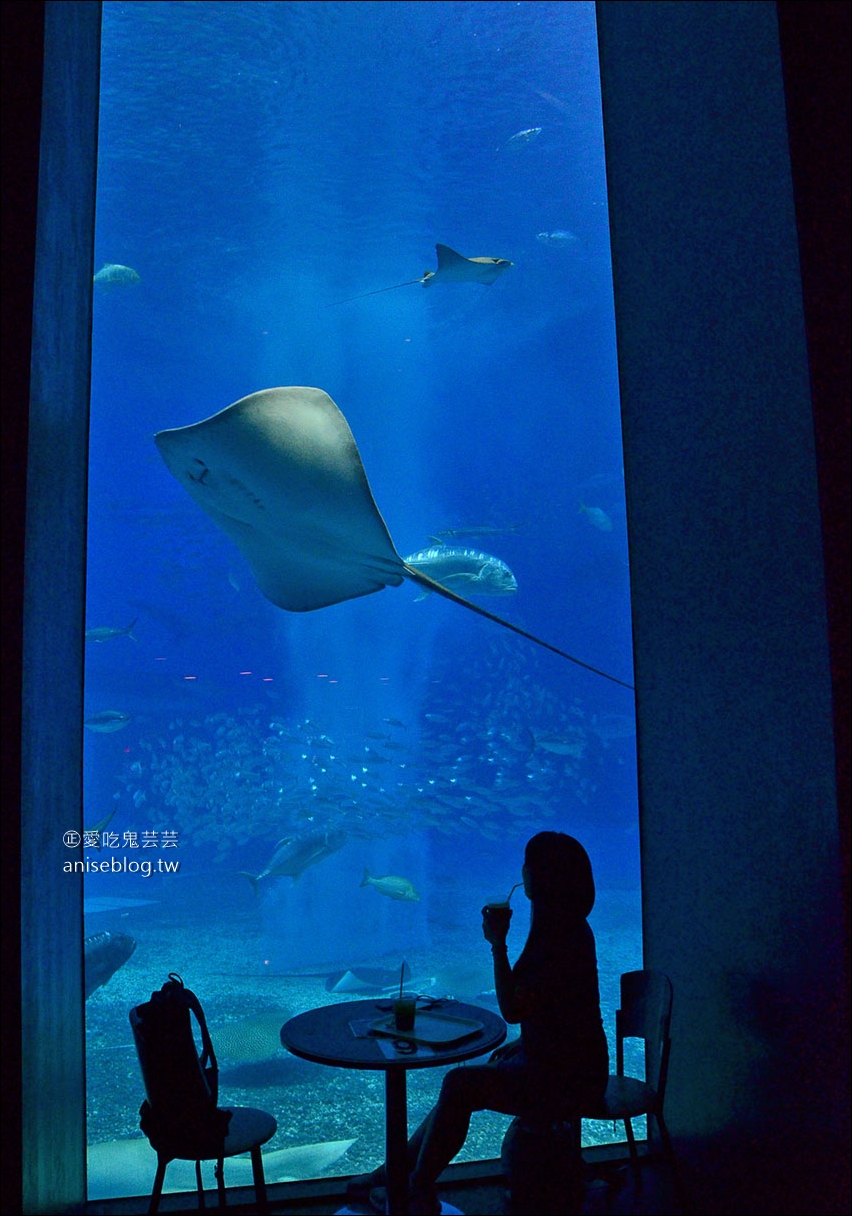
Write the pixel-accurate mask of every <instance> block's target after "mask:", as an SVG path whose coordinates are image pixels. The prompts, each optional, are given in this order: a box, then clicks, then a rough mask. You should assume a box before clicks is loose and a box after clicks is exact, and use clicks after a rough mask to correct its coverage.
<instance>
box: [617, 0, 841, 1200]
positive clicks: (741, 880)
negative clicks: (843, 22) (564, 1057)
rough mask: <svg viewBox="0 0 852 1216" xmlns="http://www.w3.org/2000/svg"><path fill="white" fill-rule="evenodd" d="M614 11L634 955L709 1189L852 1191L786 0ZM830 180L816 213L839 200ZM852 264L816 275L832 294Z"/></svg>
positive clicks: (722, 1193)
mask: <svg viewBox="0 0 852 1216" xmlns="http://www.w3.org/2000/svg"><path fill="white" fill-rule="evenodd" d="M807 8H808V11H809V13H813V10H814V9H817V10H818V9H819V8H820V6H818V5H816V6H815V5H810V6H807ZM790 16H795V14H790ZM809 20H814V18H813V17H810V18H809ZM598 21H599V35H600V53H601V65H602V83H603V103H604V130H605V139H606V148H607V163H608V176H609V197H610V217H611V232H612V241H613V262H614V284H615V300H616V319H617V330H618V347H619V372H620V383H621V392H622V414H623V425H624V435H625V476H626V488H627V503H628V520H629V531H630V546H631V582H632V592H633V621H634V641H635V656H636V688H637V722H638V753H639V764H640V815H641V832H642V866H643V894H644V908H645V925H644V944H645V958H646V963H647V965H649V966H652V967H659V968H661V969H663V970H665V971H667V972H668V973H669V974H670V975H671V976H672V979H673V982H674V989H675V1013H674V1025H673V1041H674V1047H673V1054H672V1069H671V1076H670V1091H669V1094H670V1100H669V1101H668V1102H667V1112H668V1117H669V1119H670V1121H671V1124H672V1127H673V1130H674V1132H675V1134H676V1136H678V1137H679V1139H680V1141H681V1144H682V1148H683V1152H684V1157H685V1160H686V1161H687V1162H688V1163H690V1164H691V1166H692V1169H691V1172H690V1173H691V1190H692V1195H693V1201H694V1204H695V1208H696V1210H697V1211H702V1212H708V1213H709V1212H713V1213H720V1212H729V1211H730V1212H760V1211H763V1212H767V1211H771V1212H773V1213H780V1212H791V1213H792V1212H796V1211H800V1210H801V1211H808V1212H834V1211H840V1210H843V1205H844V1198H843V1196H844V1193H845V1190H846V1188H848V1173H847V1149H846V1148H845V1145H846V1143H847V1141H846V1139H845V1137H846V1136H848V1079H849V1078H848V1060H849V1055H848V1035H847V1021H846V1018H845V1015H844V1009H845V1007H846V1002H847V998H848V986H847V978H846V977H847V974H848V970H847V968H848V953H847V951H846V949H845V946H846V929H845V924H846V920H845V910H848V900H847V903H846V905H845V908H844V902H843V891H844V882H843V874H844V865H845V858H846V854H845V849H844V848H842V847H841V834H840V825H839V821H838V797H837V788H838V787H837V782H838V779H839V780H840V781H841V782H842V781H843V779H844V771H845V773H846V774H847V778H846V779H847V781H848V752H847V753H846V756H847V760H846V762H844V761H841V763H840V764H839V765H838V764H837V763H836V755H835V748H834V723H833V704H832V656H831V654H830V650H829V637H830V636H831V634H830V631H829V619H831V620H834V619H835V616H834V614H835V612H836V611H837V610H836V608H835V604H834V602H832V607H831V617H830V618H829V617H828V616H827V614H826V602H827V601H826V596H825V589H826V568H825V566H824V563H823V537H824V536H825V537H826V539H827V542H828V543H827V546H826V551H827V553H828V554H829V556H830V557H831V558H832V564H831V565H830V566H829V569H828V586H829V589H830V591H831V592H832V595H833V596H836V595H837V594H838V590H839V588H838V586H837V579H838V571H837V568H836V565H835V559H836V555H837V550H838V549H839V548H840V547H841V546H840V545H838V544H837V534H836V533H835V531H834V529H835V527H837V522H836V521H835V522H834V523H832V522H831V521H830V517H829V516H828V515H826V517H825V518H823V517H821V510H820V508H821V506H822V507H825V506H826V505H827V504H828V503H829V502H831V501H835V502H836V503H837V505H838V507H839V506H840V501H839V499H834V498H833V494H832V491H833V483H834V481H835V479H836V478H837V477H838V475H839V474H840V473H841V472H842V471H843V468H842V466H840V465H839V462H837V457H836V454H835V453H834V452H833V451H832V450H829V451H828V461H827V462H824V463H823V464H822V466H821V467H820V464H819V462H818V458H819V457H825V456H826V449H831V448H832V443H831V442H830V441H829V440H828V438H827V434H826V431H825V430H824V429H823V428H824V427H825V426H826V425H827V426H828V427H830V428H833V429H832V430H831V433H832V435H833V436H834V439H835V440H836V439H838V438H840V437H842V434H843V423H842V421H838V422H837V423H835V422H834V411H835V410H842V409H843V408H844V397H843V391H842V388H840V386H837V385H836V383H835V381H834V380H833V379H832V377H831V374H830V373H829V374H827V375H824V376H823V378H821V379H820V380H819V381H817V380H815V382H814V393H815V400H816V403H817V409H818V415H817V416H818V418H819V425H818V428H817V433H818V435H820V444H819V445H817V443H816V440H815V427H814V413H813V410H812V403H811V382H810V377H809V364H808V349H807V345H806V321H805V314H804V311H803V299H802V287H801V279H800V274H799V248H798V241H797V213H796V208H795V206H794V203H795V202H796V201H799V204H800V206H799V217H800V218H801V217H803V216H804V215H805V214H806V212H805V205H806V198H807V190H804V192H800V196H799V199H798V200H796V197H795V195H794V190H793V179H792V177H791V172H790V155H789V144H788V135H787V125H786V114H785V95H784V79H783V74H782V64H781V57H780V51H779V34H778V23H777V14H776V10H775V6H773V5H769V4H744V3H725V2H718V3H714V4H704V3H687V2H680V3H674V4H672V3H643V4H633V3H617V2H614V3H603V4H600V5H599V6H598ZM798 37H799V38H801V37H803V31H802V30H801V29H799V30H798ZM796 49H799V44H798V42H797V43H796ZM828 62H829V63H830V62H832V60H831V59H829V61H828ZM791 76H792V78H793V79H795V78H796V77H795V71H794V70H793V67H792V65H791ZM809 87H810V88H812V87H813V81H811V82H810V86H809ZM806 91H807V90H806ZM791 104H792V94H791ZM845 104H846V103H845V102H844V105H845ZM824 114H825V108H824V107H823V106H821V105H816V106H813V108H812V112H811V117H812V118H817V119H822V118H823V117H824ZM797 115H798V111H797ZM797 121H798V118H797ZM847 162H848V150H845V151H843V152H841V153H840V155H839V163H841V164H845V163H847ZM833 181H834V179H833V178H832V179H829V180H828V181H827V182H826V181H823V182H822V183H821V186H820V196H819V199H820V203H819V207H818V208H817V215H819V214H821V213H822V214H827V213H830V212H831V211H832V210H833V209H834V208H835V207H840V208H841V209H842V205H843V201H844V200H843V196H842V194H841V195H840V196H838V194H837V193H836V191H835V190H832V182H833ZM847 201H848V199H847ZM820 208H821V212H820ZM835 235H838V236H839V231H838V230H837V229H835ZM847 249H848V247H847ZM835 256H839V257H840V259H841V260H842V258H843V256H844V254H843V250H842V248H841V249H840V250H839V251H838V254H836V255H835ZM847 266H848V260H847ZM841 279H842V272H838V273H837V274H836V275H832V276H826V275H825V274H820V271H819V269H818V268H817V269H816V270H815V272H814V274H813V277H812V278H810V277H809V278H808V279H807V281H808V282H809V283H810V284H811V290H813V291H816V292H817V294H818V295H820V299H821V302H822V303H823V308H824V316H825V317H827V318H831V319H832V320H833V316H834V308H833V307H830V306H829V299H830V296H831V287H832V284H837V283H838V282H839V281H841ZM836 302H837V300H836V296H835V303H836ZM847 317H848V310H847ZM819 329H820V326H819V323H818V321H817V323H816V331H817V332H819ZM809 336H810V337H812V351H813V353H814V356H815V357H816V358H817V365H819V366H822V365H821V364H819V355H818V349H817V345H816V344H815V342H814V341H813V337H814V336H815V335H814V331H813V329H811V330H810V331H809ZM837 337H838V331H837V330H835V331H833V339H834V341H835V342H836V341H837ZM826 345H827V349H828V350H829V351H830V352H831V355H832V356H835V357H836V355H835V351H834V349H833V346H832V341H831V339H829V341H828V342H827V344H826ZM839 363H840V359H839V358H837V362H836V363H835V367H834V371H835V372H836V373H837V372H840V371H841V368H840V366H838V364H839ZM815 366H816V365H815ZM838 389H839V391H838ZM845 408H846V410H847V411H848V396H847V397H846V398H845ZM843 416H844V415H841V418H842V417H843ZM845 418H846V423H845V425H846V426H848V413H846V414H845ZM829 420H830V421H829ZM818 473H819V474H821V475H822V478H823V492H822V493H820V483H819V481H818ZM846 477H847V480H846V486H847V492H848V466H846ZM847 526H848V525H847ZM826 529H827V530H826ZM847 608H848V605H847ZM840 615H842V613H838V617H837V619H839V616H840ZM836 640H839V641H840V642H841V645H840V647H839V648H838V650H837V651H836V652H835V655H834V674H835V677H836V680H835V689H836V698H835V705H836V706H837V709H838V717H839V718H842V717H843V705H844V702H843V685H842V672H843V670H844V662H845V661H846V660H845V651H844V650H843V645H844V644H845V636H844V638H843V639H841V638H840V637H839V634H838V635H836ZM845 670H846V679H847V680H848V664H847V666H846V668H845ZM847 691H848V685H847ZM847 704H848V703H847ZM839 741H840V742H841V746H842V747H848V743H847V742H846V739H845V737H844V736H839ZM844 765H845V766H846V767H845V768H844ZM847 790H848V786H847ZM847 805H848V803H847V802H845V801H844V802H843V806H844V814H846V813H847V812H846V806H847ZM847 872H848V871H847ZM846 890H847V892H848V886H847V887H846Z"/></svg>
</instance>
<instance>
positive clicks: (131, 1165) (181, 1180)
mask: <svg viewBox="0 0 852 1216" xmlns="http://www.w3.org/2000/svg"><path fill="white" fill-rule="evenodd" d="M354 1143H355V1141H354V1140H326V1141H323V1142H321V1143H317V1144H302V1145H296V1146H294V1147H291V1148H279V1149H274V1150H273V1151H272V1152H269V1153H263V1154H262V1156H263V1173H264V1177H265V1178H266V1182H267V1184H269V1183H272V1182H286V1181H291V1180H293V1179H297V1178H314V1177H316V1175H317V1174H319V1173H320V1172H321V1171H322V1170H327V1169H329V1167H330V1166H332V1165H334V1164H335V1162H336V1161H338V1160H339V1159H340V1158H341V1157H342V1156H343V1154H344V1153H345V1152H346V1151H347V1150H348V1149H350V1148H351V1147H352V1145H353V1144H354ZM87 1158H88V1184H89V1198H90V1199H119V1198H122V1197H124V1196H126V1195H147V1194H149V1193H150V1191H151V1187H152V1186H153V1185H154V1174H155V1173H156V1172H157V1154H156V1153H155V1152H154V1150H153V1149H152V1148H151V1145H150V1144H149V1143H148V1141H147V1139H146V1138H145V1137H144V1136H133V1137H127V1138H126V1139H124V1140H108V1141H106V1143H103V1144H90V1145H89V1147H88V1150H87ZM224 1169H225V1182H226V1184H227V1185H228V1186H251V1183H252V1168H251V1160H250V1159H249V1158H248V1157H228V1159H227V1160H226V1162H225V1166H224ZM205 1174H208V1175H210V1176H209V1177H205V1186H206V1187H208V1188H209V1187H211V1186H213V1185H215V1184H214V1183H213V1181H212V1170H210V1168H209V1167H208V1168H207V1169H206V1170H205ZM195 1185H196V1182H195V1165H194V1163H193V1162H192V1161H178V1160H176V1161H172V1162H171V1163H170V1165H169V1167H168V1169H167V1170H166V1178H165V1182H164V1184H163V1194H173V1193H174V1192H177V1191H192V1190H194V1189H195Z"/></svg>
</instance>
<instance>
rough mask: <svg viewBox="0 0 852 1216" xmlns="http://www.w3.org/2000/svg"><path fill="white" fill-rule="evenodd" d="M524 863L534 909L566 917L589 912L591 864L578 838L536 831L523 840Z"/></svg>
mask: <svg viewBox="0 0 852 1216" xmlns="http://www.w3.org/2000/svg"><path fill="white" fill-rule="evenodd" d="M524 865H525V866H526V867H527V874H528V878H529V888H530V899H531V900H532V902H533V904H534V905H535V906H536V907H537V908H539V907H540V908H543V909H547V910H548V911H553V912H554V913H558V914H559V915H560V916H566V917H572V918H573V917H583V918H585V917H586V916H588V915H589V913H590V912H591V910H592V908H593V907H594V904H595V880H594V877H593V875H592V863H591V861H590V860H589V855H588V853H587V852H586V850H585V849H584V848H583V846H582V845H581V844H580V842H579V840H575V839H574V837H573V836H568V835H566V833H565V832H538V833H537V834H536V835H535V836H533V837H532V839H531V840H529V841H528V842H527V847H526V850H525V852H524Z"/></svg>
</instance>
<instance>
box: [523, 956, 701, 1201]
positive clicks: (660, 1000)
mask: <svg viewBox="0 0 852 1216" xmlns="http://www.w3.org/2000/svg"><path fill="white" fill-rule="evenodd" d="M671 1012H672V984H671V980H670V979H669V977H668V976H667V975H664V974H663V972H661V971H626V972H625V973H624V974H623V975H622V977H621V1005H620V1008H619V1009H617V1010H616V1013H615V1037H616V1071H615V1073H614V1074H611V1075H610V1078H609V1083H608V1084H607V1088H606V1093H605V1095H604V1099H603V1102H602V1103H601V1105H600V1106H599V1107H597V1108H595V1109H586V1110H582V1111H580V1112H577V1111H570V1110H565V1111H564V1112H561V1113H560V1115H559V1118H557V1119H555V1120H554V1117H553V1112H550V1113H549V1114H547V1115H542V1114H540V1113H539V1112H530V1113H529V1114H528V1115H524V1116H520V1117H519V1118H518V1119H516V1120H515V1121H514V1122H513V1124H512V1125H511V1127H510V1129H509V1132H508V1133H507V1140H508V1139H509V1137H510V1136H511V1137H512V1139H511V1141H510V1142H509V1143H508V1144H506V1149H507V1153H506V1156H507V1158H508V1155H509V1152H511V1154H512V1155H514V1157H515V1158H516V1159H517V1158H519V1157H521V1156H522V1155H523V1154H524V1153H526V1155H527V1156H531V1157H532V1158H533V1159H534V1160H535V1161H536V1162H537V1164H536V1167H535V1169H534V1171H532V1172H533V1173H534V1175H535V1177H534V1178H533V1185H534V1186H535V1187H536V1196H537V1199H536V1201H537V1202H538V1203H539V1204H540V1205H541V1206H540V1208H536V1209H535V1210H537V1211H538V1210H541V1211H547V1210H549V1208H548V1207H546V1206H544V1205H545V1203H549V1202H551V1201H550V1200H549V1199H548V1198H547V1196H548V1194H550V1193H551V1192H552V1184H551V1185H550V1188H549V1190H546V1189H543V1188H547V1187H548V1178H552V1176H553V1169H554V1164H555V1163H556V1164H558V1168H559V1170H560V1172H561V1174H562V1178H563V1196H562V1199H561V1201H560V1202H561V1204H562V1206H561V1207H560V1208H559V1209H558V1210H560V1211H566V1210H567V1211H569V1212H574V1211H580V1208H581V1204H582V1195H581V1193H580V1191H581V1189H582V1181H581V1180H582V1153H581V1145H582V1126H583V1119H605V1120H610V1119H611V1120H613V1121H615V1120H620V1121H621V1122H623V1123H624V1128H625V1132H626V1134H627V1144H628V1148H629V1150H630V1164H631V1168H632V1171H633V1177H634V1179H635V1186H636V1192H637V1193H639V1192H640V1191H641V1188H642V1160H643V1158H641V1157H640V1156H639V1151H638V1148H637V1145H636V1137H635V1135H634V1132H633V1125H632V1121H633V1119H637V1118H639V1117H640V1116H642V1115H646V1116H648V1117H649V1118H653V1119H655V1120H656V1123H657V1127H658V1129H659V1134H660V1140H661V1142H662V1146H663V1152H664V1154H665V1157H666V1161H667V1163H668V1165H669V1168H670V1170H671V1174H672V1178H673V1181H674V1186H675V1192H676V1197H677V1200H678V1203H679V1204H680V1207H681V1210H682V1211H686V1207H685V1202H684V1195H683V1190H682V1187H681V1183H680V1178H679V1174H678V1170H677V1164H676V1161H675V1155H674V1150H673V1148H672V1143H671V1138H670V1137H669V1132H668V1128H667V1127H666V1122H665V1118H664V1116H663V1104H664V1101H665V1095H666V1079H667V1076H668V1066H669V1052H670V1049H671V1039H670V1027H671ZM634 1038H635V1039H641V1040H642V1041H643V1043H644V1054H645V1077H644V1079H641V1080H640V1079H639V1078H638V1077H634V1076H630V1075H629V1074H627V1073H626V1072H625V1064H624V1041H625V1039H634ZM649 1130H650V1129H649ZM504 1143H506V1142H504ZM566 1143H568V1144H569V1145H570V1147H569V1149H568V1151H566V1149H565V1147H564V1146H565V1144H566ZM560 1145H561V1147H560ZM522 1172H526V1173H529V1172H530V1171H529V1170H528V1169H527V1170H525V1171H522ZM539 1195H541V1196H542V1198H538V1196H539Z"/></svg>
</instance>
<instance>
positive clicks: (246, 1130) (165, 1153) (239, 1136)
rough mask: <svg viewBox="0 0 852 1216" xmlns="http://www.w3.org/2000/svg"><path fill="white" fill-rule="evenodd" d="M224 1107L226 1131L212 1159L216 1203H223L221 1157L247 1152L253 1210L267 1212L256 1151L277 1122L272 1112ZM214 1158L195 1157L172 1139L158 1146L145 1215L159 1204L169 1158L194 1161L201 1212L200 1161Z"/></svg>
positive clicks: (258, 1153)
mask: <svg viewBox="0 0 852 1216" xmlns="http://www.w3.org/2000/svg"><path fill="white" fill-rule="evenodd" d="M223 1109H225V1110H230V1112H231V1122H230V1124H229V1125H228V1134H227V1136H226V1137H225V1142H224V1146H223V1149H222V1153H221V1156H219V1157H218V1158H215V1160H216V1183H217V1186H218V1190H219V1206H220V1208H224V1207H225V1206H226V1200H225V1173H224V1159H225V1157H236V1156H237V1155H238V1154H239V1153H251V1169H252V1176H253V1178H254V1192H255V1206H254V1211H256V1212H268V1211H269V1205H268V1203H267V1198H266V1181H265V1179H264V1176H263V1158H262V1156H261V1152H260V1146H261V1144H266V1142H267V1140H271V1139H272V1137H273V1136H274V1135H275V1132H276V1130H277V1126H278V1125H277V1123H276V1122H275V1119H274V1118H273V1117H272V1115H269V1114H267V1113H266V1111H264V1110H255V1109H254V1107H251V1106H230V1107H224V1108H223ZM208 1159H209V1160H214V1158H212V1157H211V1158H201V1159H198V1158H196V1155H195V1150H194V1149H189V1148H187V1149H186V1150H185V1151H183V1150H182V1149H181V1145H180V1144H179V1143H178V1142H177V1141H175V1142H173V1143H171V1144H170V1145H169V1147H168V1148H167V1149H163V1148H161V1149H159V1150H158V1152H157V1173H156V1175H155V1177H154V1189H153V1191H152V1192H151V1202H150V1204H149V1205H148V1212H149V1216H153V1213H155V1212H156V1211H157V1209H158V1207H159V1203H160V1195H161V1194H162V1190H163V1182H164V1180H165V1176H166V1166H167V1165H168V1164H169V1162H170V1161H175V1160H181V1161H195V1179H196V1183H197V1186H198V1206H199V1208H200V1209H201V1211H204V1210H205V1203H204V1186H203V1184H202V1181H201V1161H202V1160H208Z"/></svg>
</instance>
